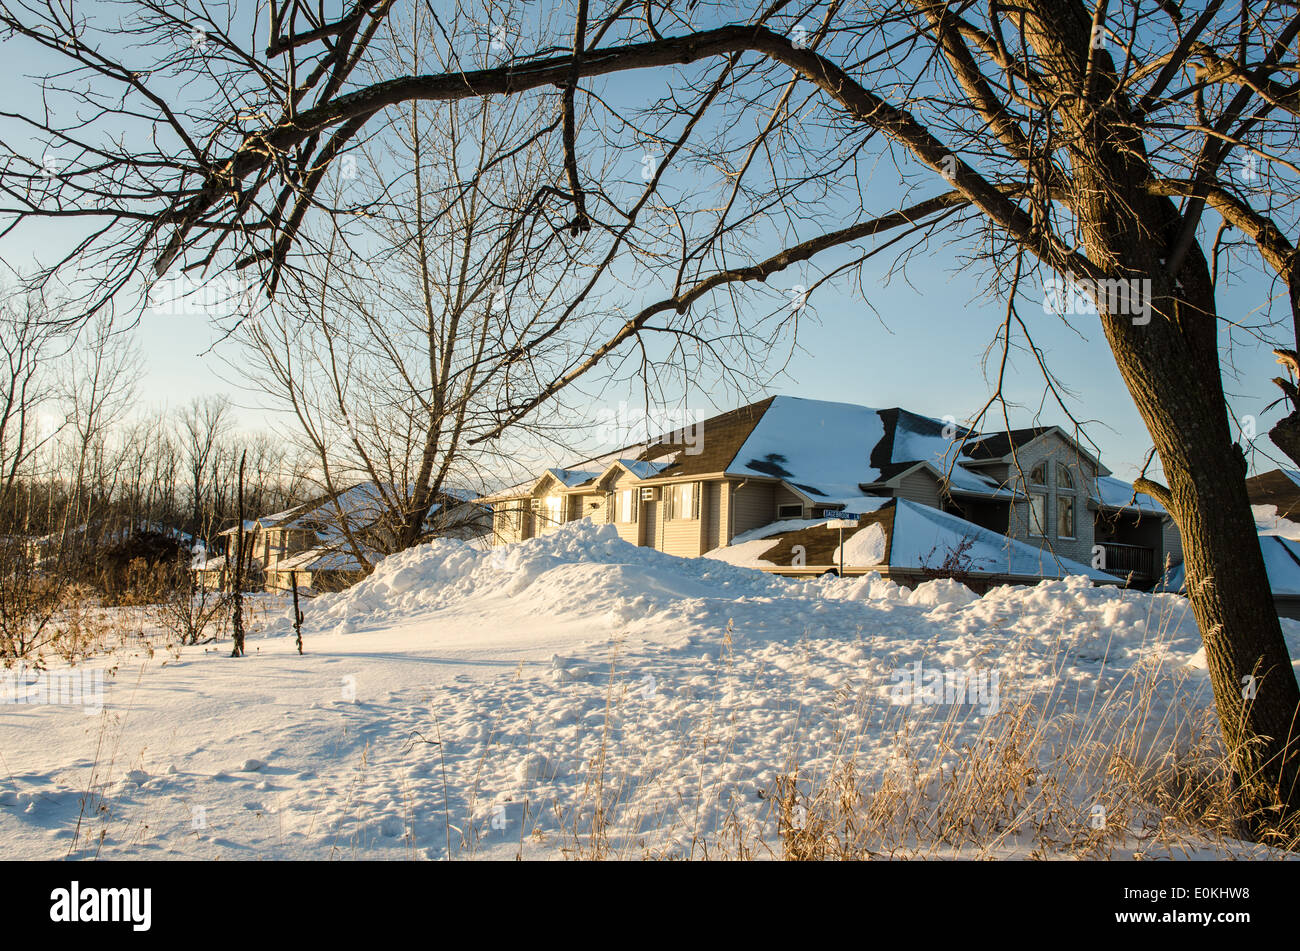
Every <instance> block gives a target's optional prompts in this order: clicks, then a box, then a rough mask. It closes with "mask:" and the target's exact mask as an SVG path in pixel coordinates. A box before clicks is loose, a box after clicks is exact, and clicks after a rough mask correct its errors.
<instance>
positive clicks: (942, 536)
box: [889, 499, 1115, 583]
mask: <svg viewBox="0 0 1300 951" xmlns="http://www.w3.org/2000/svg"><path fill="white" fill-rule="evenodd" d="M967 538H969V539H970V540H971V541H972V542H973V544H972V545H971V546H970V547H969V548H968V549H967V551H966V553H965V560H966V561H967V563H968V564H969V565H970V570H972V571H975V572H980V573H992V574H1010V575H1041V576H1043V577H1048V578H1052V577H1055V578H1061V577H1065V576H1066V575H1082V576H1084V577H1087V578H1092V579H1093V580H1095V581H1105V582H1111V583H1114V581H1115V577H1114V575H1108V574H1106V572H1104V571H1098V570H1097V569H1095V568H1091V567H1089V566H1088V565H1084V564H1081V563H1080V562H1077V561H1073V560H1071V559H1069V558H1065V557H1062V556H1060V555H1056V554H1053V553H1052V552H1051V551H1050V550H1048V549H1046V548H1038V547H1037V546H1034V545H1028V544H1026V543H1024V542H1021V541H1016V540H1015V539H1012V538H1008V537H1007V536H1005V535H1001V534H999V533H997V532H994V531H992V530H990V529H987V528H982V527H980V526H978V525H975V524H974V523H972V522H968V521H966V520H965V519H962V518H958V517H957V516H955V515H950V514H948V513H947V512H943V511H940V510H939V509H936V508H931V507H930V506H928V505H921V504H919V503H916V502H909V501H907V500H906V499H899V500H898V503H897V509H896V511H895V512H894V532H893V544H892V546H891V547H890V553H889V563H890V566H891V567H894V568H924V567H931V568H935V567H938V566H939V564H941V563H942V562H943V560H944V558H945V557H946V556H947V554H948V553H949V552H950V551H954V550H955V549H956V548H957V546H959V545H960V544H961V543H962V541H963V540H965V539H967Z"/></svg>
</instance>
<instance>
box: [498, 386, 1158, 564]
mask: <svg viewBox="0 0 1300 951" xmlns="http://www.w3.org/2000/svg"><path fill="white" fill-rule="evenodd" d="M694 429H695V431H693V432H691V433H689V434H686V433H682V432H679V433H674V434H672V435H670V436H668V437H665V438H663V439H660V440H655V441H651V442H649V443H646V444H642V445H637V446H630V447H626V448H624V449H621V450H618V451H615V452H613V453H609V454H607V455H605V456H602V457H599V458H596V459H591V460H588V461H586V462H582V463H578V464H575V465H574V466H572V467H571V468H567V469H558V468H556V469H548V470H546V471H545V472H543V473H541V474H540V475H539V476H538V478H536V479H535V480H531V481H529V482H527V483H524V484H521V485H517V486H514V487H512V488H509V489H505V490H502V491H500V492H495V493H493V494H491V495H488V496H484V497H483V498H481V499H480V500H479V501H481V502H483V503H484V504H487V505H490V506H491V507H492V511H493V543H494V544H505V543H509V542H515V541H520V540H522V539H526V538H532V537H535V536H538V535H544V534H546V533H547V532H550V531H554V530H555V529H556V528H558V527H559V526H560V525H561V524H563V523H564V522H568V521H572V520H574V519H578V518H589V519H594V520H596V521H599V522H607V523H610V524H612V525H613V526H614V527H615V528H616V529H617V531H618V533H619V534H620V535H621V536H622V537H623V538H624V539H625V540H627V541H629V542H631V543H633V544H636V545H645V546H650V547H654V548H657V549H659V550H660V551H664V552H668V553H670V554H674V555H682V556H686V557H694V556H700V555H705V554H708V555H709V556H710V557H716V558H723V559H725V560H729V561H735V562H737V563H743V564H751V565H752V566H753V567H758V568H762V569H763V570H767V571H773V572H778V573H781V574H792V575H800V574H818V573H822V572H825V571H827V570H830V569H832V568H835V569H838V567H839V561H840V557H839V556H840V543H839V538H840V533H841V531H842V532H843V536H844V555H845V558H844V570H845V573H846V574H853V573H865V572H866V571H879V572H880V573H881V574H883V575H886V576H892V577H896V578H898V579H900V580H914V579H917V578H923V577H926V576H928V573H929V572H931V571H933V570H935V569H937V568H939V567H940V566H941V565H942V564H943V562H944V561H945V560H949V559H950V556H954V557H955V556H957V555H962V554H963V552H964V557H961V558H959V559H958V560H959V561H960V564H961V567H962V568H963V569H964V570H963V572H962V573H963V574H967V575H969V576H971V577H972V578H973V579H983V581H985V582H989V583H993V582H999V583H1000V582H1003V581H1006V580H1019V579H1025V580H1030V579H1037V578H1042V577H1061V576H1063V575H1067V574H1084V575H1087V576H1089V577H1092V578H1093V579H1094V580H1096V581H1099V582H1103V583H1119V582H1121V581H1128V582H1129V583H1131V584H1134V585H1137V586H1148V585H1150V584H1152V583H1154V581H1155V579H1156V576H1157V574H1158V573H1159V571H1160V570H1161V568H1162V567H1163V566H1164V565H1165V564H1166V563H1174V562H1178V561H1181V559H1182V549H1181V545H1180V543H1179V538H1178V531H1177V529H1176V528H1175V527H1174V525H1173V521H1172V519H1171V518H1170V517H1169V515H1168V514H1167V513H1166V512H1165V511H1164V509H1163V508H1161V506H1160V505H1159V504H1158V503H1157V502H1156V501H1155V500H1154V499H1152V498H1150V497H1149V496H1146V495H1135V494H1134V492H1133V489H1132V487H1131V486H1129V485H1128V484H1126V483H1124V482H1121V481H1120V480H1118V479H1114V478H1112V477H1111V475H1110V471H1109V470H1107V469H1106V468H1105V467H1104V466H1102V465H1101V463H1100V462H1099V461H1098V460H1097V458H1096V457H1095V456H1093V455H1092V454H1091V453H1089V452H1088V451H1087V450H1086V449H1084V448H1083V447H1082V446H1080V445H1079V444H1078V443H1077V442H1076V441H1075V440H1074V439H1072V438H1071V437H1070V436H1069V435H1068V434H1067V433H1066V432H1065V431H1063V430H1062V429H1060V428H1058V427H1055V426H1048V427H1039V428H1034V429H1020V430H1012V431H1010V432H998V433H984V434H975V433H970V432H968V431H966V430H963V429H962V428H960V427H958V426H956V425H953V424H951V423H945V422H943V421H941V420H936V419H932V418H929V417H925V416H920V415H918V414H916V413H912V412H909V411H908V410H905V409H901V408H897V407H895V408H893V409H880V410H878V409H871V408H869V407H865V406H857V405H853V404H847V403H831V402H824V401H820V400H807V399H799V398H795V397H788V396H776V397H769V398H768V399H765V400H762V401H761V402H758V403H754V404H752V405H750V406H744V407H741V408H740V409H736V410H732V411H731V412H728V413H723V414H721V415H720V416H716V417H714V418H712V419H709V420H705V421H704V422H702V423H698V424H696V426H695V427H694ZM688 435H689V437H690V438H687V436H688ZM845 519H847V520H848V521H849V522H850V525H849V527H847V528H844V529H840V528H838V527H837V528H835V529H833V530H832V529H827V528H826V527H825V525H826V522H827V520H836V521H843V520H845ZM860 532H867V534H864V535H862V537H860V538H858V539H857V540H856V541H855V540H854V539H853V536H854V535H856V534H858V533H860ZM800 533H803V534H800ZM967 539H969V541H967ZM738 543H739V544H741V545H743V546H744V549H743V551H740V552H736V551H728V549H729V548H732V547H733V546H736V545H737V544H738ZM957 549H962V550H963V552H957ZM1094 564H1096V565H1099V566H1102V567H1104V568H1105V571H1102V570H1098V569H1096V568H1093V567H1092V566H1093V565H1094Z"/></svg>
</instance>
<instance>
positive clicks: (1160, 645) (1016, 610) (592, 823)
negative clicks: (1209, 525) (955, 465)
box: [0, 522, 1300, 859]
mask: <svg viewBox="0 0 1300 951" xmlns="http://www.w3.org/2000/svg"><path fill="white" fill-rule="evenodd" d="M277 610H278V609H277ZM1284 627H1285V630H1286V634H1287V639H1288V643H1289V646H1290V648H1291V651H1292V655H1293V656H1297V654H1300V624H1296V623H1294V622H1290V621H1286V622H1284ZM305 648H306V653H305V654H304V655H302V656H299V655H298V654H297V652H296V650H295V647H294V642H293V637H292V632H291V630H290V627H289V621H288V617H287V614H285V615H284V616H283V617H281V616H279V614H277V615H276V617H275V618H273V622H272V623H270V624H268V625H267V627H266V629H265V630H264V631H262V632H260V633H258V634H256V635H255V636H253V637H252V638H251V639H250V641H249V656H248V657H246V658H243V659H238V660H235V659H231V658H229V657H228V656H227V654H228V653H229V646H228V644H222V645H210V646H208V647H206V648H205V647H193V648H186V649H184V650H182V651H180V652H179V656H177V654H175V653H169V652H167V651H164V650H157V651H154V652H153V653H152V656H149V652H147V651H145V650H144V649H142V648H134V649H127V648H123V649H121V650H119V651H117V652H116V653H115V654H113V655H112V656H110V657H99V658H92V659H91V660H89V661H88V662H87V663H86V664H85V665H83V666H84V668H85V669H88V670H92V671H93V670H104V671H105V674H106V684H107V686H106V692H105V697H104V702H105V705H104V708H103V710H102V711H100V712H98V713H96V712H93V711H92V712H87V711H86V710H85V709H83V708H81V707H78V706H75V705H72V704H40V705H36V704H16V705H0V844H3V846H4V850H5V855H6V857H9V858H56V857H62V856H66V855H72V856H75V857H88V856H94V855H99V856H102V857H146V858H150V857H168V856H175V857H186V858H219V857H224V858H350V857H366V858H395V859H400V858H410V857H417V858H442V857H445V856H448V855H450V856H451V857H453V858H462V857H472V856H477V857H489V858H510V857H513V856H515V855H516V854H517V853H522V854H524V855H525V856H526V857H537V858H563V857H566V856H573V855H588V854H592V853H605V852H607V854H610V855H614V856H627V857H641V856H644V855H649V856H656V857H658V856H665V855H678V856H692V855H693V856H697V857H698V856H700V855H703V854H710V855H713V854H732V855H735V854H753V855H766V854H771V853H772V852H774V851H779V834H778V821H779V820H778V817H777V815H776V812H777V810H776V809H775V808H774V799H773V797H774V795H776V794H777V791H778V789H779V787H780V784H781V777H783V776H789V775H797V780H796V785H797V787H798V788H799V789H800V790H801V791H802V794H803V795H805V796H808V795H812V796H815V795H816V793H817V792H818V791H819V789H823V790H824V789H825V788H827V784H828V782H831V780H830V777H831V776H832V775H841V774H842V772H843V769H844V767H845V766H846V765H847V764H852V766H853V769H854V775H855V777H856V779H855V783H856V784H857V786H858V788H859V789H860V790H861V791H862V792H863V793H864V795H867V796H869V795H870V794H871V793H872V792H873V790H879V789H883V788H885V787H886V786H890V788H895V789H896V788H897V782H898V778H899V777H900V776H911V777H913V779H915V780H916V784H917V788H927V787H932V788H934V789H935V790H940V789H941V788H946V787H945V786H944V784H945V783H955V781H956V777H957V776H958V775H961V770H962V769H965V768H966V766H963V765H962V764H967V766H969V764H970V763H971V762H972V761H971V760H970V758H969V757H970V755H971V750H974V749H977V748H978V747H979V746H980V744H984V743H987V744H988V746H989V748H990V749H992V748H993V746H994V743H995V742H1000V741H999V740H998V738H999V737H1004V736H1007V735H1010V733H1009V732H1008V730H1007V728H1006V725H1007V724H1008V722H1010V721H1011V720H1015V719H1016V718H1019V721H1018V722H1020V723H1021V724H1022V729H1023V730H1024V731H1025V732H1024V733H1023V735H1024V736H1031V737H1032V738H1033V740H1034V745H1033V746H1032V750H1033V754H1032V755H1033V757H1036V758H1037V759H1036V760H1035V761H1034V762H1032V763H1030V764H1029V765H1028V766H1027V767H1026V768H1027V769H1028V771H1029V772H1030V773H1032V776H1031V777H1030V778H1029V779H1028V780H1026V785H1025V786H1024V789H1022V792H1025V790H1028V792H1027V793H1026V795H1027V796H1028V800H1027V801H1026V803H1019V802H1016V803H1012V804H1011V806H1012V808H1014V809H1032V808H1033V801H1034V800H1035V798H1041V797H1043V796H1046V795H1047V790H1048V788H1049V787H1052V788H1054V789H1055V792H1054V793H1053V795H1058V794H1059V795H1060V796H1061V797H1062V798H1061V800H1060V801H1068V802H1069V803H1070V805H1071V808H1072V809H1076V810H1077V814H1075V813H1071V812H1070V811H1069V810H1067V811H1066V814H1064V815H1058V817H1057V818H1056V819H1055V820H1054V821H1055V822H1056V823H1057V825H1058V826H1059V829H1058V830H1057V831H1056V832H1054V833H1053V835H1054V836H1056V838H1055V839H1054V841H1056V842H1057V843H1058V845H1059V847H1060V849H1061V852H1062V854H1069V853H1070V848H1069V845H1068V843H1067V842H1065V841H1064V840H1063V839H1062V838H1061V835H1065V836H1066V837H1067V838H1068V836H1069V835H1071V834H1072V833H1071V830H1076V831H1077V832H1078V834H1079V835H1080V836H1082V837H1084V838H1086V837H1087V836H1088V835H1090V834H1091V833H1090V831H1089V830H1095V829H1096V828H1098V826H1097V824H1096V812H1095V809H1094V806H1095V805H1096V803H1097V802H1098V801H1101V800H1103V799H1105V796H1106V794H1107V790H1106V788H1105V787H1106V783H1107V782H1108V780H1107V779H1106V777H1104V776H1095V775H1092V774H1090V772H1089V771H1088V770H1078V769H1073V770H1072V771H1071V776H1070V778H1069V782H1070V783H1072V784H1073V785H1072V786H1071V787H1070V788H1068V789H1062V788H1059V787H1060V782H1059V781H1058V779H1055V778H1053V779H1052V782H1051V783H1049V782H1047V781H1046V779H1047V778H1049V777H1053V776H1054V775H1055V774H1053V772H1052V771H1053V769H1054V768H1058V767H1059V765H1060V764H1061V763H1069V762H1071V761H1070V760H1069V754H1068V750H1070V749H1076V748H1077V749H1082V748H1083V747H1085V746H1089V745H1091V746H1096V747H1097V748H1098V749H1102V750H1106V749H1110V748H1112V747H1114V748H1116V749H1118V748H1120V747H1124V748H1125V749H1127V748H1128V746H1129V745H1132V749H1131V751H1130V752H1131V754H1132V759H1133V760H1135V761H1138V762H1145V761H1147V760H1150V759H1152V758H1153V757H1159V756H1160V755H1162V754H1165V753H1171V752H1173V751H1175V750H1177V749H1180V748H1181V747H1182V746H1183V745H1185V744H1190V743H1192V742H1193V741H1194V739H1195V737H1194V735H1193V726H1192V724H1193V723H1194V722H1196V721H1197V718H1198V714H1200V713H1204V711H1205V710H1206V708H1207V707H1208V705H1209V703H1210V691H1209V685H1208V682H1207V680H1206V676H1205V673H1204V670H1203V666H1204V665H1203V655H1202V653H1201V651H1200V639H1199V636H1198V634H1197V631H1196V627H1195V624H1194V622H1193V621H1192V618H1191V615H1190V612H1189V611H1188V610H1187V606H1186V601H1185V600H1183V599H1182V598H1180V597H1178V596H1176V595H1169V594H1164V595H1145V594H1140V593H1136V592H1127V591H1122V590H1118V589H1116V588H1113V587H1111V588H1092V587H1089V586H1088V583H1087V581H1086V580H1085V579H1082V578H1067V579H1065V580H1062V581H1049V582H1044V583H1042V584H1040V585H1038V586H1036V587H1032V588H1029V587H1022V588H1001V589H995V590H994V591H992V592H990V593H989V594H987V595H985V596H984V597H982V598H976V597H975V596H974V595H973V594H971V593H970V592H969V591H967V590H966V589H964V588H962V587H961V586H960V585H957V584H955V583H953V582H946V581H938V582H930V583H927V584H925V585H922V586H920V587H919V588H918V589H917V590H916V591H912V592H909V591H907V590H905V589H901V588H899V587H897V586H896V585H893V584H890V583H888V582H884V581H882V580H880V578H879V576H876V575H868V576H866V577H864V578H848V579H843V580H839V579H834V578H826V579H817V580H812V581H794V580H788V579H783V578H778V577H773V576H769V575H765V574H763V573H761V572H757V571H753V570H750V569H746V568H742V567H737V566H734V565H729V564H726V563H724V562H720V561H717V560H710V559H680V558H674V557H672V556H669V555H664V554H662V553H659V552H656V551H653V550H651V549H646V548H637V547H634V546H631V545H628V544H626V543H624V542H622V541H620V540H619V539H618V537H617V534H616V532H615V531H614V530H613V528H612V527H610V526H601V525H595V524H592V523H586V522H581V523H575V524H573V525H570V526H566V527H565V528H564V529H563V530H561V531H558V532H556V533H554V534H552V535H548V536H546V537H544V538H541V539H535V540H531V541H528V542H524V543H521V544H518V545H514V546H510V547H508V548H505V549H496V550H493V551H489V552H482V551H476V550H474V549H472V548H470V547H469V546H467V545H465V544H464V543H461V542H457V541H441V542H436V543H434V544H431V545H426V546H422V547H420V548H417V549H414V550H411V551H409V552H406V553H403V554H401V555H397V556H394V557H391V558H389V559H388V560H386V561H385V562H383V563H382V564H381V565H380V566H379V567H378V569H377V570H376V571H375V573H374V574H373V575H372V576H371V577H370V578H368V579H367V580H365V581H363V582H362V583H360V584H359V585H357V586H355V587H354V588H352V589H350V590H349V591H346V592H343V593H340V594H337V595H328V596H324V597H321V598H318V599H316V600H315V601H313V602H312V603H310V604H309V605H308V607H307V609H306V625H305ZM918 665H919V666H918ZM60 669H61V668H60V667H59V666H58V665H54V666H53V670H55V671H56V672H57V671H59V670H60ZM935 672H938V673H939V674H941V675H944V674H946V676H947V681H946V685H947V689H948V695H947V696H944V692H943V690H942V689H940V690H938V691H937V693H936V692H935V691H934V690H933V689H927V688H933V687H934V680H933V677H932V676H931V675H932V674H933V673H935ZM955 685H960V687H961V689H962V691H963V693H962V696H961V697H960V698H958V697H956V696H955V689H956V686H955ZM957 701H961V702H957ZM1027 711H1028V712H1029V714H1031V715H1029V719H1028V720H1027V721H1026V719H1025V718H1026V715H1027ZM1025 723H1028V726H1025V725H1024V724H1025ZM1017 735H1022V734H1017ZM963 744H965V745H966V747H967V749H966V750H965V751H964V752H963V749H962V747H963ZM1054 763H1055V764H1057V765H1056V766H1054V765H1053V764H1054ZM1059 771H1060V770H1059V768H1058V772H1059ZM1034 777H1043V779H1040V780H1038V781H1037V782H1036V781H1035V778H1034ZM807 801H808V802H809V806H810V807H813V808H815V806H813V800H811V799H809V800H807ZM1105 801H1107V802H1109V801H1110V800H1105ZM1053 802H1054V803H1055V802H1056V800H1054V801H1053ZM598 807H599V808H598ZM803 809H804V807H803V806H802V805H801V804H797V805H796V806H795V808H794V810H793V814H796V815H802V813H803ZM1056 811H1057V812H1059V809H1058V810H1056ZM789 816H790V813H789V811H787V817H786V820H784V821H786V822H787V823H789V821H790V818H789ZM1112 821H1113V820H1112ZM1121 822H1122V827H1121V828H1120V829H1119V836H1118V844H1119V850H1118V854H1123V855H1128V854H1132V853H1133V852H1135V851H1138V850H1143V851H1147V850H1152V851H1156V852H1160V851H1161V850H1164V851H1170V849H1169V847H1168V845H1167V843H1164V842H1158V843H1157V842H1147V843H1146V844H1144V843H1143V838H1142V837H1143V835H1144V833H1143V832H1142V830H1141V828H1140V827H1139V826H1140V823H1139V822H1138V820H1137V819H1136V818H1135V817H1134V816H1133V815H1131V814H1130V813H1129V812H1127V811H1126V812H1124V813H1123V816H1122V820H1121ZM796 825H797V823H796ZM1110 828H1111V830H1112V831H1114V825H1112V826H1111V827H1110ZM1061 830H1064V831H1063V832H1062V831H1061ZM913 831H914V833H915V836H919V838H918V839H917V842H916V843H915V844H916V845H917V847H918V848H922V849H923V850H924V851H927V854H938V853H937V852H936V849H935V847H934V846H933V845H926V844H925V843H923V842H921V841H920V839H923V838H924V836H925V832H926V829H924V828H917V829H915V830H913ZM1190 841H1191V847H1192V848H1193V849H1197V848H1199V849H1201V852H1200V853H1199V854H1212V853H1214V852H1216V851H1219V850H1221V849H1222V848H1223V845H1222V843H1216V844H1214V845H1213V846H1211V844H1210V843H1209V842H1208V840H1207V841H1200V840H1197V839H1196V838H1195V837H1193V839H1192V840H1190ZM895 844H896V843H895ZM1041 845H1042V843H1041V842H1032V841H1028V840H1025V839H1023V838H1022V837H1020V836H1018V835H1017V834H1007V833H1006V832H1003V833H1002V834H1001V835H999V834H998V833H997V830H996V824H995V826H994V827H991V831H990V833H989V840H988V842H987V843H986V844H985V845H983V846H978V847H976V846H972V845H971V844H970V843H965V844H960V845H959V850H960V852H961V854H990V855H1016V854H1027V853H1028V852H1030V851H1031V850H1032V849H1033V848H1035V847H1039V846H1041ZM706 850H707V853H706ZM1243 850H1244V847H1243ZM1180 854H1181V853H1180ZM1193 854H1198V853H1196V852H1194V853H1193Z"/></svg>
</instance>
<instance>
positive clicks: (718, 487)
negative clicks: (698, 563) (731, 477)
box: [702, 481, 726, 551]
mask: <svg viewBox="0 0 1300 951" xmlns="http://www.w3.org/2000/svg"><path fill="white" fill-rule="evenodd" d="M725 485H726V483H724V482H717V481H715V482H706V483H705V485H704V512H703V513H702V514H703V518H704V550H705V551H712V550H713V549H715V548H717V547H718V546H719V545H721V544H722V539H723V537H724V536H725V534H726V533H725V531H724V530H723V525H725V524H726V523H725V522H723V520H722V516H723V514H724V511H725V509H724V506H723V504H722V501H723V499H724V498H726V493H725V492H723V491H722V490H723V487H724V486H725Z"/></svg>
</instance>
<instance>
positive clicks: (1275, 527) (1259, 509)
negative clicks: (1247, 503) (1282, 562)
mask: <svg viewBox="0 0 1300 951" xmlns="http://www.w3.org/2000/svg"><path fill="white" fill-rule="evenodd" d="M1250 510H1251V512H1252V513H1254V516H1255V528H1256V529H1258V530H1259V533H1260V534H1261V535H1277V536H1280V537H1281V538H1287V539H1290V540H1291V541H1300V523H1297V522H1293V521H1291V520H1290V519H1287V518H1283V517H1282V516H1281V515H1278V514H1277V506H1276V505H1252V506H1251V507H1250Z"/></svg>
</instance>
